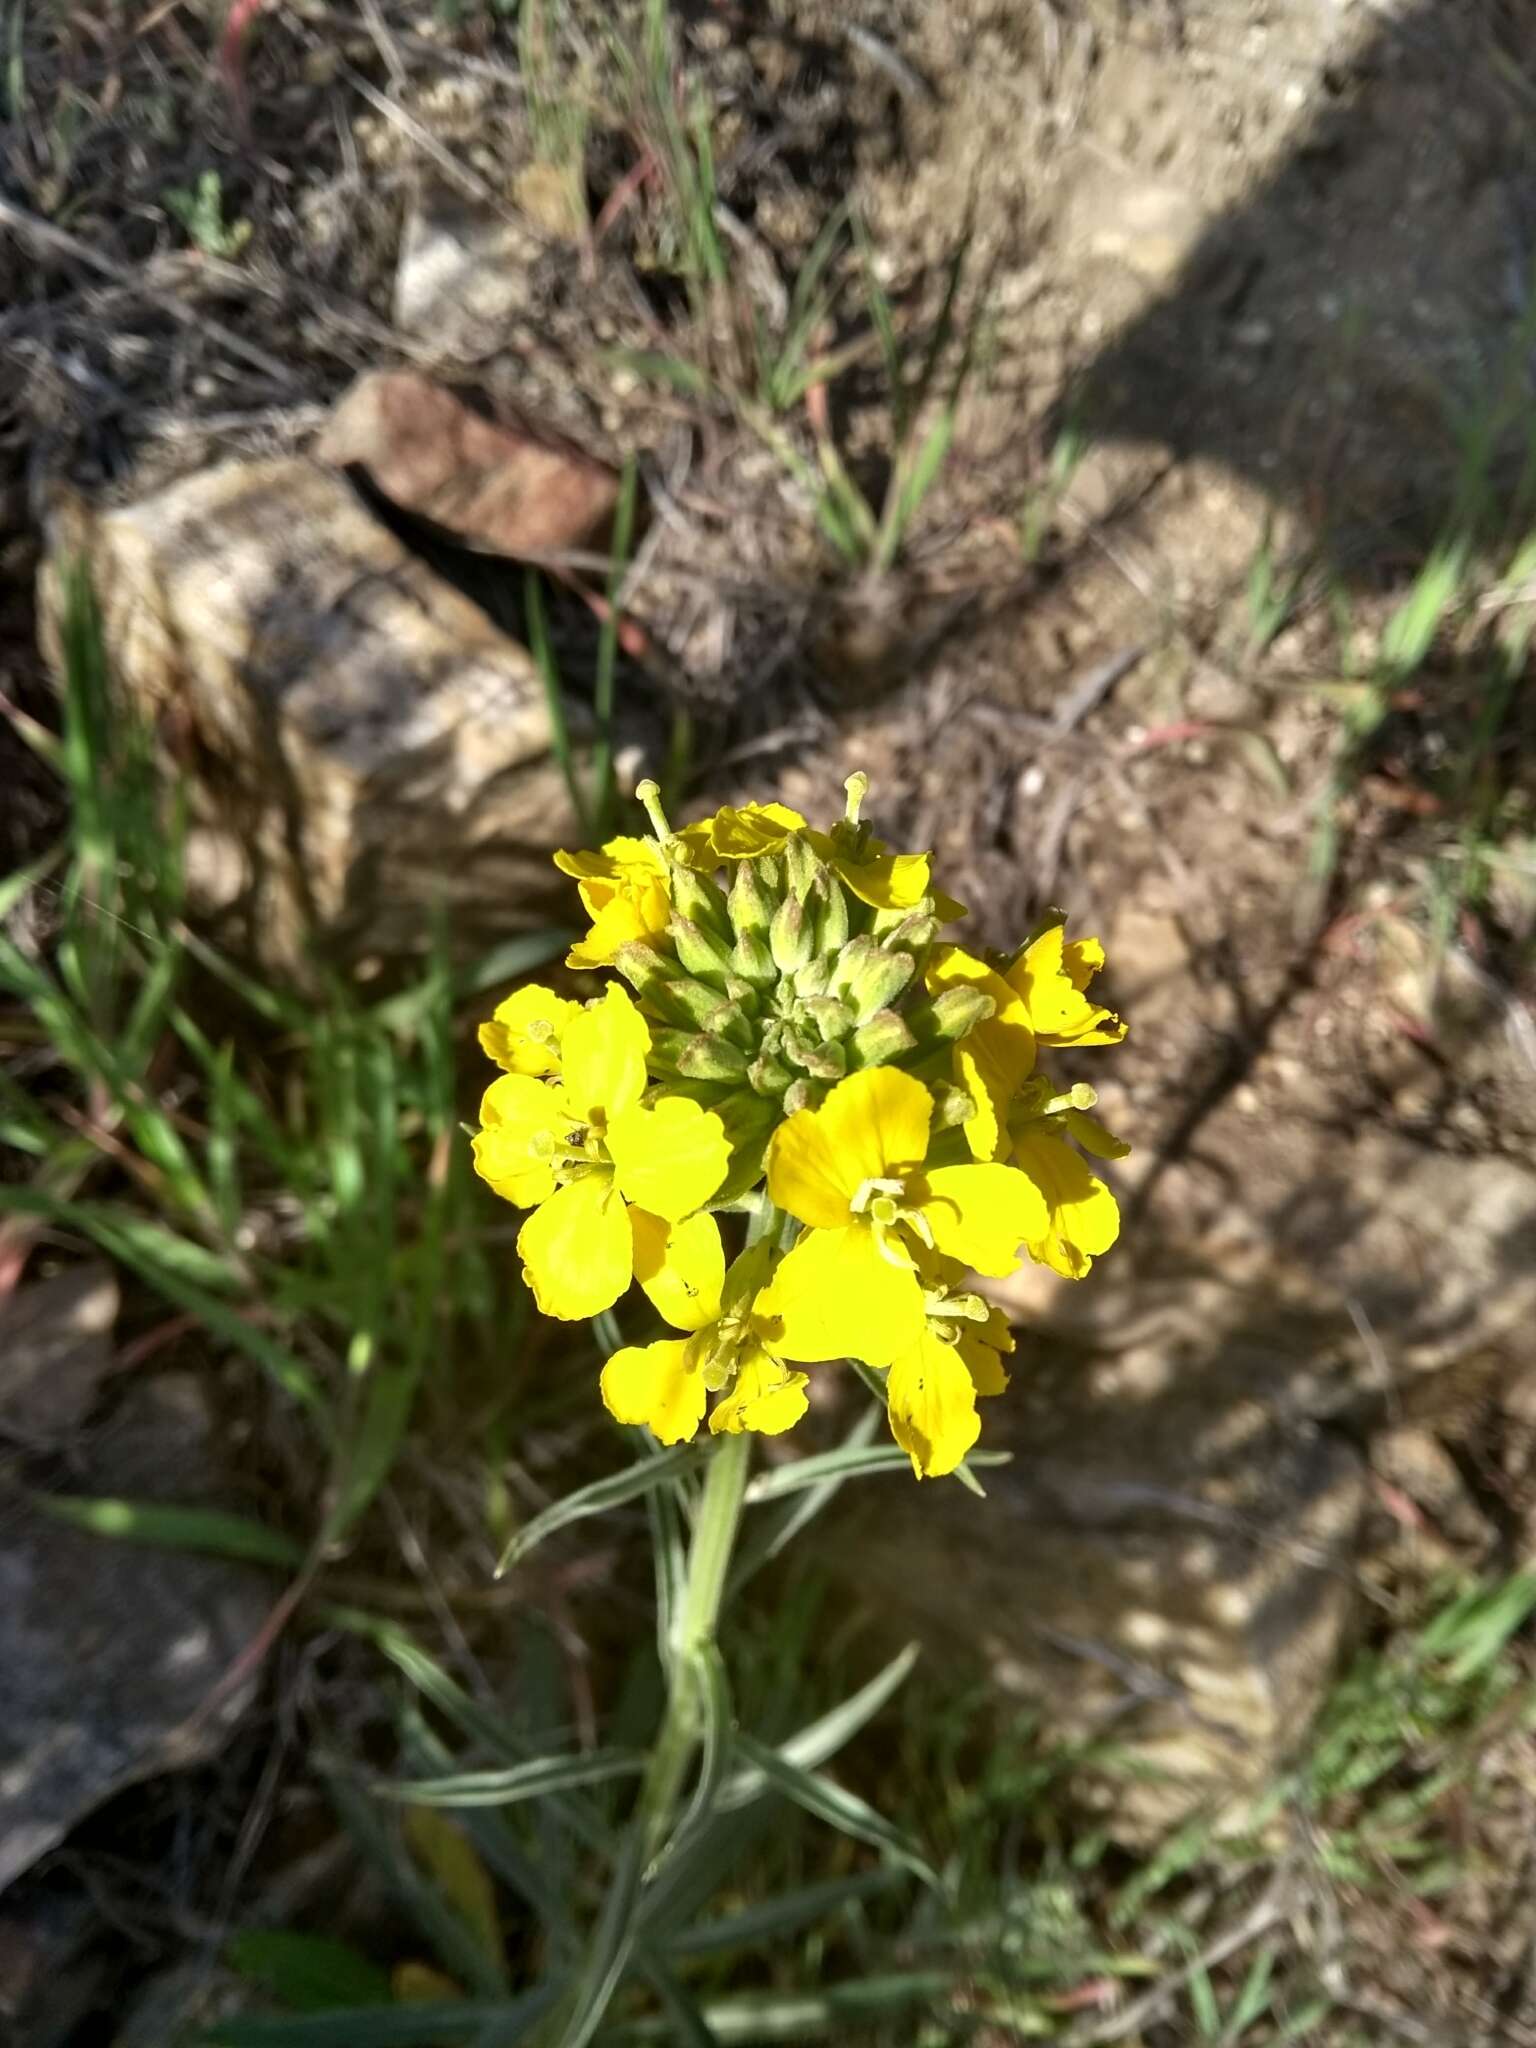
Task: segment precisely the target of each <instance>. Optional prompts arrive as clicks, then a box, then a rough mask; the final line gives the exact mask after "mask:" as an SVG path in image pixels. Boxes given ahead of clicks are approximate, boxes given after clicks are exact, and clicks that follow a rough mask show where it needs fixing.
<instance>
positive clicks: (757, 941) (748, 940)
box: [731, 932, 779, 988]
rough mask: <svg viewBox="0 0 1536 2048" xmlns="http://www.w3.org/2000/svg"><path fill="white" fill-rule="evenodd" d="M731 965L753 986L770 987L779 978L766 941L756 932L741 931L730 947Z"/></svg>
mask: <svg viewBox="0 0 1536 2048" xmlns="http://www.w3.org/2000/svg"><path fill="white" fill-rule="evenodd" d="M731 966H732V968H733V969H734V971H735V972H736V973H737V974H739V975H740V976H741V978H742V980H743V981H749V982H751V984H752V986H753V987H754V988H772V986H773V984H774V983H775V982H776V981H777V980H778V978H779V970H778V968H777V967H775V966H774V964H773V955H772V953H770V952H769V950H768V945H767V941H766V940H765V939H763V938H761V937H760V936H759V935H758V933H756V932H743V933H741V935H740V937H739V938H738V939H737V941H736V943H735V945H734V946H732V948H731Z"/></svg>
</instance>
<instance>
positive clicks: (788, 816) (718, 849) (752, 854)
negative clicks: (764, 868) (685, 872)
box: [678, 804, 805, 867]
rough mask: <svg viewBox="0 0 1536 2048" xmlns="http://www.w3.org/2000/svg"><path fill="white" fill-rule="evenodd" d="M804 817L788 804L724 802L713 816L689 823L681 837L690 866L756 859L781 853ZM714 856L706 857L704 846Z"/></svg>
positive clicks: (800, 829)
mask: <svg viewBox="0 0 1536 2048" xmlns="http://www.w3.org/2000/svg"><path fill="white" fill-rule="evenodd" d="M804 828H805V820H804V818H802V817H801V815H800V813H799V812H798V811H792V810H791V809H790V807H789V805H788V804H743V805H742V807H741V808H740V809H739V810H738V809H737V808H736V806H735V805H734V804H722V805H721V806H720V808H719V810H718V811H716V812H715V814H714V816H713V817H712V818H701V819H700V820H699V822H698V824H696V825H687V826H685V827H684V828H683V830H682V832H681V833H679V835H678V836H679V838H680V839H681V840H682V841H683V844H684V846H685V847H686V848H687V849H688V852H689V855H690V861H689V864H690V866H699V867H704V866H713V865H714V863H715V862H716V861H722V860H756V859H757V858H758V856H759V855H760V854H765V853H782V852H783V850H784V846H785V843H786V841H787V840H788V839H789V836H790V834H791V833H792V832H800V831H803V830H804ZM706 849H707V851H708V853H709V854H712V855H713V856H714V859H713V860H712V861H710V860H706V858H705V850H706Z"/></svg>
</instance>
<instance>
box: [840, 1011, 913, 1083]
mask: <svg viewBox="0 0 1536 2048" xmlns="http://www.w3.org/2000/svg"><path fill="white" fill-rule="evenodd" d="M916 1043H917V1041H916V1039H915V1038H914V1037H913V1036H912V1033H911V1032H910V1031H909V1030H908V1029H907V1027H906V1024H905V1023H904V1022H903V1020H902V1019H901V1018H900V1017H898V1016H897V1014H896V1012H895V1011H894V1010H876V1012H875V1014H874V1016H873V1017H871V1018H870V1019H869V1020H868V1021H867V1022H866V1023H863V1024H861V1025H860V1026H859V1028H858V1030H857V1031H855V1032H854V1034H853V1036H852V1038H850V1039H849V1041H848V1066H849V1069H850V1071H851V1072H854V1073H858V1072H860V1071H861V1070H862V1069H863V1068H865V1067H884V1066H889V1064H890V1063H891V1061H892V1060H899V1059H900V1058H901V1056H902V1054H903V1053H907V1052H910V1051H911V1050H912V1048H913V1046H914V1045H915V1044H916Z"/></svg>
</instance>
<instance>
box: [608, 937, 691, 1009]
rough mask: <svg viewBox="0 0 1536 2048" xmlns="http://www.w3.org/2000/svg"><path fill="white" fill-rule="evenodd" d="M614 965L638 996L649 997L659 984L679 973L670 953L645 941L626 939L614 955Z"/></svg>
mask: <svg viewBox="0 0 1536 2048" xmlns="http://www.w3.org/2000/svg"><path fill="white" fill-rule="evenodd" d="M613 964H614V966H615V967H617V969H618V970H619V972H620V974H622V975H623V977H624V979H625V980H626V981H627V982H628V983H629V985H630V987H631V988H632V989H633V990H634V992H635V994H636V995H637V996H647V995H649V994H650V993H651V991H652V989H653V988H655V986H656V985H657V983H658V982H661V981H664V980H665V979H666V978H667V976H668V975H670V974H675V973H676V972H677V962H676V960H675V959H674V958H673V957H672V954H671V952H670V951H668V952H665V953H663V952H661V951H659V950H658V949H657V948H656V947H655V946H648V945H646V943H645V941H644V940H643V939H626V940H625V941H624V943H623V945H622V946H620V947H619V948H618V949H617V950H616V951H615V953H614V956H613Z"/></svg>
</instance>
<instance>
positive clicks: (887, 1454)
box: [747, 1444, 1013, 1507]
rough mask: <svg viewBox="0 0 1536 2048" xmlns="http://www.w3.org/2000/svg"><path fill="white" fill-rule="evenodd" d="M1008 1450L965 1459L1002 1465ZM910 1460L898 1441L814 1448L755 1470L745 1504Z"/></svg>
mask: <svg viewBox="0 0 1536 2048" xmlns="http://www.w3.org/2000/svg"><path fill="white" fill-rule="evenodd" d="M1012 1455H1013V1454H1012V1452H1010V1451H976V1452H973V1453H972V1455H971V1456H970V1458H969V1459H968V1460H967V1461H966V1462H967V1463H968V1464H970V1465H983V1466H985V1465H1006V1464H1008V1463H1009V1461H1010V1459H1011V1458H1012ZM911 1470H912V1460H911V1459H910V1458H909V1457H908V1456H907V1454H906V1452H905V1451H904V1450H902V1448H901V1446H900V1445H899V1444H865V1445H846V1444H845V1445H844V1446H843V1447H842V1449H841V1450H836V1451H818V1452H817V1453H816V1455H815V1456H814V1457H812V1458H800V1459H798V1460H797V1461H796V1462H795V1463H794V1464H793V1465H777V1466H775V1467H774V1468H773V1470H772V1471H770V1472H759V1473H758V1475H757V1477H756V1478H755V1479H753V1480H751V1481H750V1482H749V1484H748V1486H747V1506H748V1507H759V1506H761V1505H762V1503H763V1502H764V1501H765V1500H783V1499H784V1498H785V1496H786V1495H788V1494H791V1493H799V1492H800V1490H801V1489H802V1488H803V1487H807V1486H820V1485H821V1484H822V1483H823V1482H824V1481H826V1480H828V1479H831V1478H836V1479H837V1480H838V1482H839V1484H841V1482H842V1481H843V1480H844V1479H859V1478H863V1477H864V1475H865V1474H866V1473H870V1472H910V1471H911Z"/></svg>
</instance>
